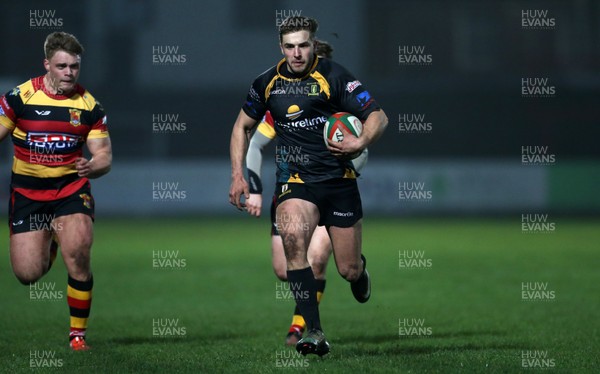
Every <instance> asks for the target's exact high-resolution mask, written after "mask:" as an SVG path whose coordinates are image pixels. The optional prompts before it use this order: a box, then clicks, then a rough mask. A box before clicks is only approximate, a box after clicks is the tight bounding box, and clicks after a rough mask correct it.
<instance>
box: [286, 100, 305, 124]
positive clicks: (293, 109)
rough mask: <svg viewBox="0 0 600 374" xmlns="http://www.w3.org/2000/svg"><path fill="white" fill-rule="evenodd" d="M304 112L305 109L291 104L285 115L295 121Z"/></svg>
mask: <svg viewBox="0 0 600 374" xmlns="http://www.w3.org/2000/svg"><path fill="white" fill-rule="evenodd" d="M302 112H304V111H303V110H301V109H300V107H299V106H298V105H296V104H294V105H290V107H289V108H288V110H287V114H286V115H285V116H286V117H287V118H289V119H291V120H292V121H293V120H295V119H296V118H298V117H300V116H301V115H302Z"/></svg>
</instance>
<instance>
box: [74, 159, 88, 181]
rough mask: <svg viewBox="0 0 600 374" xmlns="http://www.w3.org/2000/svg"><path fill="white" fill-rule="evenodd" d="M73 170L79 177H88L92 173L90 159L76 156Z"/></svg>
mask: <svg viewBox="0 0 600 374" xmlns="http://www.w3.org/2000/svg"><path fill="white" fill-rule="evenodd" d="M75 170H77V175H79V176H80V177H84V178H85V177H88V176H89V175H90V174H91V173H92V160H88V159H86V158H84V157H78V158H77V159H75Z"/></svg>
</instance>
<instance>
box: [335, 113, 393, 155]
mask: <svg viewBox="0 0 600 374" xmlns="http://www.w3.org/2000/svg"><path fill="white" fill-rule="evenodd" d="M387 124H388V118H387V116H386V115H385V113H384V111H383V110H382V109H379V110H375V111H373V112H371V113H370V114H369V116H368V117H367V119H366V120H365V122H364V124H363V132H362V134H361V135H360V136H359V137H356V136H354V135H352V134H351V133H349V132H347V131H345V130H342V132H343V133H344V140H342V141H341V142H334V141H331V140H330V139H327V144H328V146H327V148H328V149H329V151H330V152H331V153H332V154H333V155H334V156H336V157H344V156H347V155H351V154H352V153H355V152H358V151H362V150H364V149H365V148H367V147H368V146H369V145H370V144H372V143H373V142H375V141H376V140H377V139H379V137H381V134H383V132H384V131H385V129H386V127H387Z"/></svg>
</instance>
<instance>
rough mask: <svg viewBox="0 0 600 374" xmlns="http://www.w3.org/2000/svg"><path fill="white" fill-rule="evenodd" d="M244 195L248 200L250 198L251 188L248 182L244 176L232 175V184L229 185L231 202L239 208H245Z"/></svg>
mask: <svg viewBox="0 0 600 374" xmlns="http://www.w3.org/2000/svg"><path fill="white" fill-rule="evenodd" d="M242 195H243V196H244V198H245V199H246V200H248V198H250V189H249V187H248V182H246V180H245V179H244V177H241V176H240V177H237V178H236V177H232V178H231V186H230V187H229V203H230V204H231V205H233V206H235V207H236V208H237V209H238V210H244V209H245V208H246V204H244V203H243V202H242Z"/></svg>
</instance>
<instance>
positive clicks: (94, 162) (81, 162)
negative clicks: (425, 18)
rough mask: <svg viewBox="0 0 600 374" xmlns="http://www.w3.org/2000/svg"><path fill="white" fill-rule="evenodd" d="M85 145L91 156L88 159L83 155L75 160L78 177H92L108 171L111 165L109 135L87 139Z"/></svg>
mask: <svg viewBox="0 0 600 374" xmlns="http://www.w3.org/2000/svg"><path fill="white" fill-rule="evenodd" d="M86 145H87V147H88V150H89V151H90V153H91V155H92V157H91V158H90V159H89V160H88V159H86V158H85V157H79V158H77V160H75V169H77V174H78V175H79V176H80V177H86V178H92V179H93V178H98V177H101V176H103V175H104V174H106V173H108V172H109V171H110V168H111V165H112V146H111V144H110V137H108V136H107V137H104V138H92V139H88V140H87V142H86Z"/></svg>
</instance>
